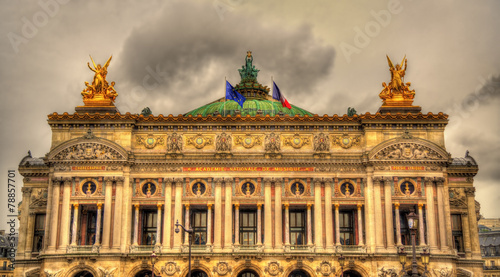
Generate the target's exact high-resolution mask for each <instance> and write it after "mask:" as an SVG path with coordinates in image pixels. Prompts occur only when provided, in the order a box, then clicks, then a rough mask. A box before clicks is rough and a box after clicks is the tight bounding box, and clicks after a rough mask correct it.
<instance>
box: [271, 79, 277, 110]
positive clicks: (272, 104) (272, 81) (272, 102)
mask: <svg viewBox="0 0 500 277" xmlns="http://www.w3.org/2000/svg"><path fill="white" fill-rule="evenodd" d="M271 83H272V86H273V91H272V92H271V93H273V92H274V79H273V75H271ZM271 99H273V98H271ZM271 107H272V111H273V116H276V114H275V113H274V101H273V100H271Z"/></svg>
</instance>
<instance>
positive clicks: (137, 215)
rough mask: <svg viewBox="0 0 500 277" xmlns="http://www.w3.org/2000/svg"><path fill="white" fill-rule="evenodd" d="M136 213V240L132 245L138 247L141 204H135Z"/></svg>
mask: <svg viewBox="0 0 500 277" xmlns="http://www.w3.org/2000/svg"><path fill="white" fill-rule="evenodd" d="M134 207H135V213H134V240H133V242H132V245H137V241H138V236H139V204H135V205H134Z"/></svg>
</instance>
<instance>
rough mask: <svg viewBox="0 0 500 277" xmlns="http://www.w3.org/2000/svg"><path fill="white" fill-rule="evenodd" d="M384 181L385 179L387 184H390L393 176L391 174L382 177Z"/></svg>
mask: <svg viewBox="0 0 500 277" xmlns="http://www.w3.org/2000/svg"><path fill="white" fill-rule="evenodd" d="M382 181H384V184H385V185H390V184H391V182H392V178H391V177H389V176H385V177H382Z"/></svg>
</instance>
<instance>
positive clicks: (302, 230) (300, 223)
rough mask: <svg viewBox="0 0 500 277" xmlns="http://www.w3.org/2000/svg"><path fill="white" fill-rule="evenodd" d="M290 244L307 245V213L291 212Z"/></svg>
mask: <svg viewBox="0 0 500 277" xmlns="http://www.w3.org/2000/svg"><path fill="white" fill-rule="evenodd" d="M290 244H291V245H305V244H306V213H305V211H303V210H302V211H290Z"/></svg>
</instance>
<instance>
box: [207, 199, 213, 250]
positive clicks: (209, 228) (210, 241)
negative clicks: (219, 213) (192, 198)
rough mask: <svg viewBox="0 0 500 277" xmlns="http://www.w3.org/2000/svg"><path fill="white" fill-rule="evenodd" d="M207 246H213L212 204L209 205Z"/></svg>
mask: <svg viewBox="0 0 500 277" xmlns="http://www.w3.org/2000/svg"><path fill="white" fill-rule="evenodd" d="M207 245H212V204H207Z"/></svg>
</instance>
